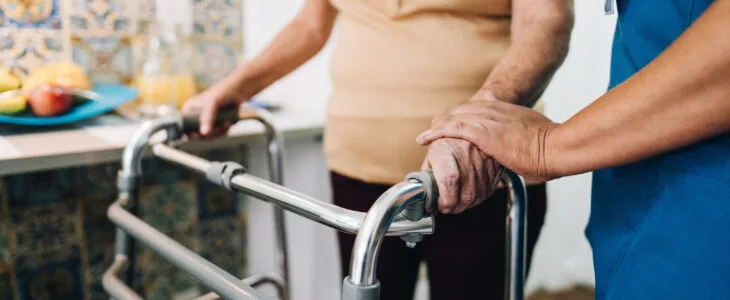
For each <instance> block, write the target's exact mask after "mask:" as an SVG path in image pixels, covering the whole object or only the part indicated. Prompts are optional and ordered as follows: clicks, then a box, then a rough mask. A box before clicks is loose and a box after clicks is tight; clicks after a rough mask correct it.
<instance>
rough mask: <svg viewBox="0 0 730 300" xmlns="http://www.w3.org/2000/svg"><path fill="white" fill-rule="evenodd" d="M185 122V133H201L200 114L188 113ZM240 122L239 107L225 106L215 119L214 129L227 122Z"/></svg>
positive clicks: (183, 118) (185, 115)
mask: <svg viewBox="0 0 730 300" xmlns="http://www.w3.org/2000/svg"><path fill="white" fill-rule="evenodd" d="M182 120H183V122H182V123H183V124H182V125H183V131H184V132H185V133H190V132H198V131H200V113H188V114H184V115H183V117H182ZM237 121H238V106H234V105H230V106H225V107H223V108H221V109H219V110H218V113H217V114H216V117H215V123H214V124H213V126H214V127H220V126H223V124H225V123H226V122H231V123H236V122H237Z"/></svg>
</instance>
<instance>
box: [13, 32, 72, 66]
mask: <svg viewBox="0 0 730 300" xmlns="http://www.w3.org/2000/svg"><path fill="white" fill-rule="evenodd" d="M65 59H66V53H65V48H64V37H63V35H62V34H60V32H59V31H55V30H40V29H7V28H0V64H2V66H4V67H6V68H9V69H11V70H12V71H13V72H14V73H15V74H18V75H20V76H26V75H28V73H30V72H31V71H33V70H35V69H37V68H39V67H41V66H42V65H44V64H47V63H50V62H54V61H60V60H65Z"/></svg>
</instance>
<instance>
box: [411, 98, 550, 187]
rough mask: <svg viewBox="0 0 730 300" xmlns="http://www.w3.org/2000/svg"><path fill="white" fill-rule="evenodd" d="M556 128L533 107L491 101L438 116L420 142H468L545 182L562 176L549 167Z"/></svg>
mask: <svg viewBox="0 0 730 300" xmlns="http://www.w3.org/2000/svg"><path fill="white" fill-rule="evenodd" d="M556 126H558V124H556V123H553V122H552V121H550V119H548V118H546V117H545V116H543V115H542V114H540V113H538V112H536V111H534V110H532V109H530V108H527V107H523V106H519V105H515V104H510V103H506V102H502V101H498V100H496V99H493V98H492V99H489V100H487V101H474V102H469V103H466V104H462V105H459V106H457V107H455V108H453V109H452V110H450V111H449V112H447V113H446V114H444V115H442V116H439V117H437V118H436V119H434V121H433V122H432V126H431V129H430V130H428V131H426V132H424V133H423V134H421V135H420V136H419V137H418V142H419V143H421V144H423V145H428V144H431V145H433V144H435V143H437V142H439V141H440V140H441V139H442V138H457V139H462V140H466V141H469V142H471V143H473V144H474V145H476V146H477V147H478V148H479V150H481V151H482V152H484V154H486V155H488V156H489V157H492V158H494V159H495V160H496V161H498V162H499V163H501V164H502V165H504V166H505V167H507V168H509V169H511V170H512V171H514V172H516V173H517V174H520V175H522V176H524V177H525V178H527V179H531V180H536V181H544V180H549V179H553V178H556V177H558V176H559V175H558V174H556V173H555V172H554V171H553V169H552V166H551V165H550V164H551V159H552V156H553V155H554V154H555V152H556V151H555V150H554V147H552V145H551V144H550V142H549V141H548V140H549V139H550V134H551V132H552V130H553V129H554V128H555V127H556ZM439 188H441V187H440V186H439Z"/></svg>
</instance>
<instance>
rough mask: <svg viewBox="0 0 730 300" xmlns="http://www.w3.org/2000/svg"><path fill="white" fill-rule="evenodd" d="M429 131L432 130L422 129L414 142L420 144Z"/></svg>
mask: <svg viewBox="0 0 730 300" xmlns="http://www.w3.org/2000/svg"><path fill="white" fill-rule="evenodd" d="M431 132H433V131H432V130H431V129H429V130H426V131H424V132H423V133H421V134H420V135H418V137H417V138H416V142H417V143H419V144H422V143H423V142H424V141H425V140H426V136H428V135H430V134H431Z"/></svg>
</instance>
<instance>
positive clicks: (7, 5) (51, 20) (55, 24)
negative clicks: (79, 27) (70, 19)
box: [0, 0, 61, 29]
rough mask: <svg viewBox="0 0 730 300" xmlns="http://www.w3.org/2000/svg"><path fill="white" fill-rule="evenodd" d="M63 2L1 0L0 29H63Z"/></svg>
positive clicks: (56, 0) (57, 0)
mask: <svg viewBox="0 0 730 300" xmlns="http://www.w3.org/2000/svg"><path fill="white" fill-rule="evenodd" d="M60 2H61V0H0V27H9V28H44V29H60V28H61V13H60V7H61V5H60Z"/></svg>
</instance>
